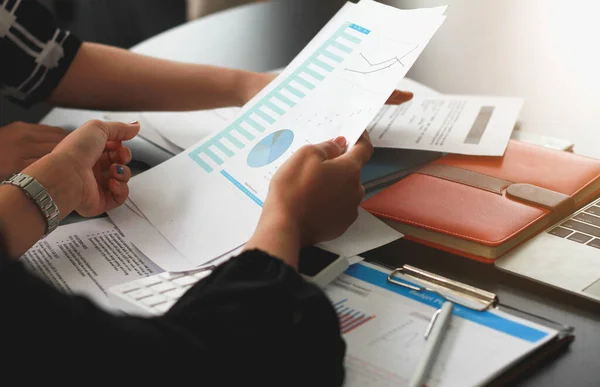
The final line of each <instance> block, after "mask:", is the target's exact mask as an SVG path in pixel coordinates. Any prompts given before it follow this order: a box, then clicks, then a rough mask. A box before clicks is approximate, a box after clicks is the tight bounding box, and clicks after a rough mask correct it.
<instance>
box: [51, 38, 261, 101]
mask: <svg viewBox="0 0 600 387" xmlns="http://www.w3.org/2000/svg"><path fill="white" fill-rule="evenodd" d="M261 77H263V75H262V74H259V73H253V72H248V71H242V70H235V69H226V68H221V67H214V66H207V65H198V64H188V63H180V62H174V61H167V60H163V59H158V58H153V57H149V56H144V55H140V54H135V53H132V52H130V51H127V50H124V49H120V48H116V47H109V46H104V45H100V44H95V43H84V44H83V45H82V46H81V48H80V49H79V52H78V53H77V56H76V57H75V59H74V60H73V63H72V65H71V67H70V68H69V70H68V71H67V73H66V74H65V76H64V78H63V79H62V80H61V82H60V83H59V85H58V87H57V88H56V89H55V91H54V93H53V94H52V96H51V98H50V101H51V102H52V103H54V104H57V105H61V106H67V107H75V108H88V109H100V110H136V111H138V110H164V111H168V110H172V111H174V110H177V111H184V110H201V109H210V108H217V107H224V106H241V105H243V104H244V103H245V102H246V100H247V99H248V98H249V97H251V96H249V95H248V93H247V91H248V90H249V89H253V86H254V85H255V83H259V84H260V82H264V81H263V80H262V79H261Z"/></svg>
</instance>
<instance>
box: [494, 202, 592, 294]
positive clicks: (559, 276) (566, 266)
mask: <svg viewBox="0 0 600 387" xmlns="http://www.w3.org/2000/svg"><path fill="white" fill-rule="evenodd" d="M495 265H496V266H497V267H498V268H499V269H501V270H504V271H507V272H510V273H513V274H516V275H519V276H522V277H525V278H528V279H532V280H534V281H537V282H541V283H544V284H547V285H550V286H552V287H555V288H557V289H561V290H565V291H567V292H570V293H573V294H576V295H579V296H582V297H585V298H588V299H590V300H593V301H596V302H600V198H599V199H596V200H594V201H593V202H592V203H590V204H589V205H587V206H584V207H583V208H582V209H580V210H578V211H576V212H575V213H573V214H571V215H570V216H568V217H567V218H565V219H563V220H561V221H559V222H558V223H556V224H554V225H552V226H551V227H549V228H548V229H546V230H545V231H544V232H542V233H540V234H538V235H536V236H535V237H533V238H531V239H530V240H528V241H527V242H525V243H524V244H522V245H520V246H518V247H516V248H515V249H513V250H511V251H509V252H508V253H506V254H505V255H503V256H501V257H500V258H498V259H497V260H496V262H495Z"/></svg>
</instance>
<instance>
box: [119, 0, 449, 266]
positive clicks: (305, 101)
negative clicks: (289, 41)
mask: <svg viewBox="0 0 600 387" xmlns="http://www.w3.org/2000/svg"><path fill="white" fill-rule="evenodd" d="M444 11H445V7H437V8H430V9H418V10H399V9H396V8H392V7H389V6H385V5H382V4H379V3H375V2H373V1H371V0H362V1H361V2H360V3H358V4H357V5H355V6H353V7H351V8H350V9H348V10H347V11H345V12H344V13H343V14H342V16H341V17H338V18H334V20H333V21H332V22H330V23H328V25H327V26H326V27H324V28H323V30H322V31H321V32H320V33H319V34H318V35H317V36H316V37H315V38H314V39H313V40H312V41H311V42H310V43H309V44H308V45H307V46H306V47H305V49H304V50H303V51H302V52H301V53H300V54H299V55H298V56H297V57H296V58H295V59H294V60H293V61H292V63H291V64H290V65H289V66H288V67H286V69H285V70H284V71H283V72H282V73H281V74H280V75H279V76H278V77H277V78H276V79H275V80H274V81H273V82H271V84H269V85H268V86H267V87H266V88H265V89H263V90H262V91H261V92H260V93H259V94H258V95H256V96H255V97H254V98H253V99H252V100H251V101H249V102H248V103H247V104H246V105H245V106H244V107H243V108H242V110H241V112H240V114H239V115H238V117H237V118H236V119H235V120H234V121H232V122H230V123H229V124H228V125H227V126H226V127H225V128H224V129H222V130H220V131H218V132H216V133H212V134H211V135H210V136H208V137H206V138H205V139H204V140H202V141H201V142H200V143H198V144H195V145H194V146H192V147H190V148H189V149H187V150H186V151H185V152H183V153H181V154H179V155H177V156H175V157H173V158H172V159H170V160H168V161H167V162H165V163H163V164H161V165H159V166H157V167H155V168H153V169H151V170H149V171H147V172H144V173H142V174H140V175H138V176H136V177H135V178H133V179H132V180H131V182H130V187H131V194H130V198H131V200H132V201H133V202H134V203H135V205H136V206H137V207H138V208H139V210H140V211H141V212H142V213H143V214H144V216H145V217H146V218H147V220H148V221H149V222H150V223H151V224H152V225H153V226H154V227H155V228H156V229H157V230H158V231H159V232H160V233H161V234H162V235H163V236H164V237H165V238H166V239H167V240H168V241H169V242H170V243H171V244H172V245H173V246H174V247H175V248H176V249H177V250H178V251H179V252H180V253H181V254H182V255H183V256H185V258H186V259H188V260H189V261H190V262H192V263H193V264H196V265H201V264H203V263H205V262H207V261H208V260H210V259H213V258H215V257H217V256H221V255H222V254H224V253H225V252H227V251H231V250H232V249H234V248H236V247H237V246H240V245H242V244H244V243H245V242H246V241H247V240H248V239H249V238H250V236H251V234H252V232H253V231H254V229H255V227H256V224H257V221H258V218H259V216H260V212H261V208H262V207H261V206H262V204H263V202H264V200H265V198H266V195H267V191H268V187H269V183H270V180H271V177H272V176H273V175H274V173H275V171H276V170H277V169H278V167H279V166H280V165H281V164H282V163H283V162H285V161H286V160H287V159H288V158H289V157H290V156H291V155H292V154H293V153H294V152H295V151H296V150H297V149H299V148H300V147H302V146H303V145H306V144H313V143H318V142H322V141H326V140H329V139H332V138H335V137H337V136H339V135H343V136H345V137H346V138H347V140H348V143H349V144H350V146H352V145H353V144H354V143H355V142H356V141H357V139H358V138H359V137H360V135H361V134H362V132H363V131H364V130H365V128H366V127H367V126H368V124H369V123H370V122H371V121H372V119H373V118H374V117H375V115H376V114H377V112H378V111H379V109H380V108H381V106H382V105H383V104H384V103H385V101H386V100H387V98H388V97H389V95H390V94H391V92H392V91H393V89H394V88H395V86H396V84H397V83H398V82H399V80H400V79H401V78H403V77H404V76H405V75H406V72H407V71H408V70H409V68H410V67H411V66H412V64H413V63H414V61H415V60H416V59H417V57H418V55H419V54H420V53H421V51H422V50H423V49H424V47H425V46H426V44H427V43H428V42H429V40H430V39H431V37H432V36H433V34H434V33H435V32H436V31H437V29H438V28H439V26H440V25H441V23H442V22H443V20H444V18H445V17H444V16H443V12H444Z"/></svg>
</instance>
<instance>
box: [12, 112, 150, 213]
mask: <svg viewBox="0 0 600 387" xmlns="http://www.w3.org/2000/svg"><path fill="white" fill-rule="evenodd" d="M139 130H140V125H139V123H137V122H135V123H132V124H125V123H121V122H103V121H97V120H94V121H88V122H87V123H85V124H84V125H83V126H81V127H80V128H78V129H76V130H75V131H73V133H71V134H70V135H69V136H67V137H66V138H65V139H64V140H63V141H62V142H61V143H60V144H59V145H58V146H56V148H55V149H54V150H53V151H52V153H51V154H50V155H48V156H46V157H44V158H42V159H40V160H39V161H38V162H36V163H34V164H33V165H31V166H30V167H29V168H27V169H26V170H25V171H23V172H24V173H26V174H29V175H31V176H33V177H35V178H36V179H37V180H38V181H39V182H40V183H41V184H42V185H43V186H44V187H46V189H47V190H48V191H49V192H50V194H51V196H52V197H53V198H54V200H55V202H56V204H57V205H58V208H59V210H60V212H61V215H62V217H64V216H66V215H68V214H69V213H70V212H71V211H73V210H76V211H77V212H78V213H79V214H80V215H82V216H96V215H100V214H102V213H104V212H105V211H107V210H110V209H112V208H115V207H117V206H119V205H120V204H122V203H123V202H124V201H125V199H127V196H128V195H129V188H128V186H127V182H128V181H129V179H130V178H131V171H130V170H129V168H128V167H127V166H125V164H127V163H129V162H130V161H131V151H130V150H129V148H127V147H125V146H123V144H122V141H126V140H131V139H132V138H133V137H135V136H136V135H137V133H138V132H139Z"/></svg>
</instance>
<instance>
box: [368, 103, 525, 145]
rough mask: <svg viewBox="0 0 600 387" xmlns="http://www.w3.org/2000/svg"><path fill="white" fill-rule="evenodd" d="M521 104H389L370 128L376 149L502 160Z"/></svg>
mask: <svg viewBox="0 0 600 387" xmlns="http://www.w3.org/2000/svg"><path fill="white" fill-rule="evenodd" d="M522 106H523V99H521V98H510V97H484V96H467V95H440V96H437V97H417V96H415V97H414V98H413V100H411V101H409V102H407V103H404V104H402V105H397V106H384V107H383V109H381V110H380V111H379V113H378V114H377V116H376V117H375V119H374V120H373V121H372V122H371V124H370V125H369V127H368V129H367V130H368V132H369V135H370V137H371V141H372V142H373V145H374V146H375V147H381V148H401V149H418V150H427V151H437V152H445V153H459V154H467V155H485V156H502V155H503V154H504V151H505V150H506V146H507V145H508V141H509V139H510V137H511V134H512V132H513V129H514V127H515V125H516V123H517V119H518V117H519V113H520V111H521V107H522Z"/></svg>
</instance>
